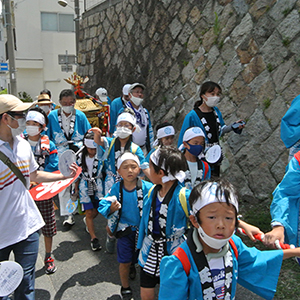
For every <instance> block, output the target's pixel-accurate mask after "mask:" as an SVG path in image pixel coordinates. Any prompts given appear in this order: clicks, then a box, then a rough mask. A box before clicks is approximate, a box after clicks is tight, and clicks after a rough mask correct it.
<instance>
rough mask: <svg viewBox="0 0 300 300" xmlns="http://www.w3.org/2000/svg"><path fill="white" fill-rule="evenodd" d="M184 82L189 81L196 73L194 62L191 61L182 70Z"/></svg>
mask: <svg viewBox="0 0 300 300" xmlns="http://www.w3.org/2000/svg"><path fill="white" fill-rule="evenodd" d="M181 74H182V79H183V81H184V83H188V82H189V81H190V80H191V79H192V78H193V76H194V75H195V69H194V66H193V63H192V62H191V61H190V62H189V63H188V64H187V65H186V66H185V67H184V68H183V69H182V71H181Z"/></svg>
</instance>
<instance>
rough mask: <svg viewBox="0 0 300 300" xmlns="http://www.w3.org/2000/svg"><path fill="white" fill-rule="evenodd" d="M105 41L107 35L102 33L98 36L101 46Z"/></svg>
mask: <svg viewBox="0 0 300 300" xmlns="http://www.w3.org/2000/svg"><path fill="white" fill-rule="evenodd" d="M104 39H105V33H104V32H103V31H102V32H101V33H100V34H99V36H98V42H99V45H101V44H102V43H103V41H104Z"/></svg>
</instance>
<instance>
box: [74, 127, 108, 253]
mask: <svg viewBox="0 0 300 300" xmlns="http://www.w3.org/2000/svg"><path fill="white" fill-rule="evenodd" d="M83 145H84V146H85V147H84V148H83V150H82V152H81V153H80V154H79V158H78V165H79V166H81V167H82V173H81V175H80V180H77V181H76V183H75V193H76V194H78V192H79V197H80V203H81V204H82V205H83V210H84V211H85V217H84V218H83V221H84V223H85V224H86V231H87V232H88V233H89V234H90V236H91V248H92V250H93V251H97V250H101V245H100V243H99V240H98V238H97V237H96V234H95V228H94V222H93V220H94V219H95V218H96V217H97V215H98V211H97V209H98V206H99V200H100V199H101V198H102V197H103V196H104V193H103V181H102V166H103V162H102V161H101V160H99V159H98V157H97V156H96V148H97V144H96V143H95V142H94V133H93V132H92V131H88V132H87V133H86V134H85V135H84V137H83Z"/></svg>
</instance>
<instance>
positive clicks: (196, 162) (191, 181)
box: [179, 127, 211, 190]
mask: <svg viewBox="0 0 300 300" xmlns="http://www.w3.org/2000/svg"><path fill="white" fill-rule="evenodd" d="M204 144H205V135H204V133H203V131H202V130H201V128H200V127H192V128H189V129H187V130H186V132H185V133H184V135H183V144H182V146H180V147H179V149H181V148H183V147H184V156H185V158H186V161H187V164H188V170H187V171H186V172H185V174H186V178H185V187H186V188H188V189H190V190H192V189H193V187H194V186H196V185H197V184H199V183H200V182H201V181H203V180H207V179H210V172H211V171H210V166H209V165H208V163H207V162H205V161H204V160H202V159H200V158H199V156H200V155H201V154H202V153H203V150H204V147H205V146H204Z"/></svg>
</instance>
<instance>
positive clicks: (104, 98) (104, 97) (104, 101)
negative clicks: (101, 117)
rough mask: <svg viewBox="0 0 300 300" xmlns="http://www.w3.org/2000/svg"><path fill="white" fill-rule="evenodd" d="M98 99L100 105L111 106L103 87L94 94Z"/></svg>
mask: <svg viewBox="0 0 300 300" xmlns="http://www.w3.org/2000/svg"><path fill="white" fill-rule="evenodd" d="M95 94H96V96H97V97H98V99H99V100H100V101H101V103H102V104H108V105H110V104H111V100H110V98H109V97H108V96H107V90H106V89H105V88H103V87H100V88H98V89H97V90H96V92H95Z"/></svg>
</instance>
